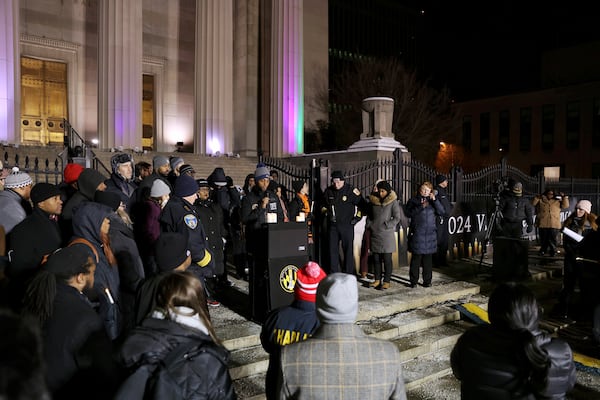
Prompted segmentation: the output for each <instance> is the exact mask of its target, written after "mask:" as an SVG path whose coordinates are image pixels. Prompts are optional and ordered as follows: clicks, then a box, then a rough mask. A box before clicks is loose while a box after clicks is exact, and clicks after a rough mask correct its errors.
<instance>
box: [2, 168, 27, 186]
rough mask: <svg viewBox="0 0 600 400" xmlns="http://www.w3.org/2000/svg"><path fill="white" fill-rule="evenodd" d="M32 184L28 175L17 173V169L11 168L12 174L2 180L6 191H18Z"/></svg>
mask: <svg viewBox="0 0 600 400" xmlns="http://www.w3.org/2000/svg"><path fill="white" fill-rule="evenodd" d="M31 184H33V181H32V180H31V177H30V176H29V174H28V173H26V172H23V171H19V167H13V169H12V172H11V173H10V174H9V175H8V176H7V177H6V179H5V180H4V187H5V188H6V189H18V188H22V187H25V186H28V185H31Z"/></svg>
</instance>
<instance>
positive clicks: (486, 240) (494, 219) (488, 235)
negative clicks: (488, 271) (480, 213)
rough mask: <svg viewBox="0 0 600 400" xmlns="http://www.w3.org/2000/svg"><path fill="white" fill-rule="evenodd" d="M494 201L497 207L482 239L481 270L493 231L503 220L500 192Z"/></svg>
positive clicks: (479, 268)
mask: <svg viewBox="0 0 600 400" xmlns="http://www.w3.org/2000/svg"><path fill="white" fill-rule="evenodd" d="M494 202H495V203H496V208H495V209H494V212H493V213H492V215H491V216H490V222H489V223H488V226H487V230H486V231H485V236H484V237H483V240H482V241H481V244H482V247H481V257H480V258H479V267H478V270H481V264H482V263H483V257H484V256H485V254H486V253H487V245H488V243H489V242H490V239H491V237H492V233H493V232H494V229H495V228H496V226H497V225H498V226H499V225H500V221H501V220H502V211H500V195H499V194H497V195H496V196H495V197H494Z"/></svg>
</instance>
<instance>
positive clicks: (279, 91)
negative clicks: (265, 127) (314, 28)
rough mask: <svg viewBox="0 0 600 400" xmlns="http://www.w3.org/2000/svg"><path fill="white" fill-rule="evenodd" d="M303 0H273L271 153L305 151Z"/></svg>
mask: <svg viewBox="0 0 600 400" xmlns="http://www.w3.org/2000/svg"><path fill="white" fill-rule="evenodd" d="M303 3H304V2H303V0H273V3H272V18H271V24H272V25H271V123H270V125H271V143H270V149H269V150H270V154H271V155H272V156H282V155H285V154H294V153H303V152H304V143H303V140H304V139H303V138H304V72H303V51H302V50H303V48H302V45H303V31H304V30H303Z"/></svg>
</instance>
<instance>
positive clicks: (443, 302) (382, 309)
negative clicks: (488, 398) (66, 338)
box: [210, 267, 487, 399]
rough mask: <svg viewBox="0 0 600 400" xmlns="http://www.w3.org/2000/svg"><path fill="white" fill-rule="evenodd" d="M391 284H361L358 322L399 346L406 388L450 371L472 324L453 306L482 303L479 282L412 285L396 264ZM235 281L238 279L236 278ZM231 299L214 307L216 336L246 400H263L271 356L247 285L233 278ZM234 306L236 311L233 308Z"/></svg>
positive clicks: (440, 278) (440, 279)
mask: <svg viewBox="0 0 600 400" xmlns="http://www.w3.org/2000/svg"><path fill="white" fill-rule="evenodd" d="M395 272H396V273H395V274H394V275H393V277H392V287H391V288H390V289H389V290H386V291H378V290H375V289H372V288H368V287H367V286H366V283H361V282H359V285H360V286H359V312H358V318H357V324H358V325H359V326H361V328H362V329H363V330H364V331H365V333H367V334H368V335H371V336H373V337H377V338H381V339H386V340H390V341H392V342H394V343H396V345H397V346H398V348H399V349H400V353H401V360H400V361H401V362H402V363H403V367H404V378H405V384H406V388H407V391H411V390H414V389H417V388H419V387H421V386H423V385H426V384H427V383H428V382H430V381H432V380H435V379H439V378H440V377H443V376H446V375H448V374H451V373H452V371H451V369H450V362H449V354H450V351H451V349H452V347H453V345H454V343H456V340H458V337H459V336H460V335H461V334H462V332H464V330H465V329H467V328H468V327H469V326H470V324H469V323H466V322H464V321H461V320H460V314H459V312H458V311H456V310H455V309H454V308H452V306H453V305H455V304H462V303H464V302H477V303H480V304H484V303H486V302H487V299H485V297H483V296H481V295H479V292H480V288H479V286H478V285H475V284H472V283H468V282H465V281H457V280H456V279H454V278H453V277H451V276H447V275H445V274H442V273H439V272H434V277H433V282H434V285H433V286H432V287H430V288H423V287H420V286H419V287H417V288H415V289H410V288H408V287H407V286H406V285H405V284H406V280H404V279H402V278H401V277H407V276H408V267H403V268H398V269H397V271H395ZM234 280H235V279H234ZM235 283H236V285H235V286H234V288H233V289H232V291H233V290H235V292H236V293H235V294H234V296H233V297H235V298H236V299H237V301H238V302H239V303H236V304H229V303H228V300H229V298H228V296H227V297H226V300H225V301H224V304H225V305H223V306H221V307H219V308H213V309H211V310H210V312H211V318H212V320H213V323H214V325H215V328H216V331H217V335H218V336H219V337H220V338H221V339H222V340H223V342H224V345H225V346H226V347H227V348H228V349H229V350H230V351H231V360H230V373H231V376H232V378H233V379H234V384H235V387H236V392H237V393H238V396H239V397H240V398H242V399H264V398H265V397H264V379H265V373H266V370H267V366H268V359H269V357H268V354H267V353H265V352H264V350H263V349H262V346H261V345H260V338H259V334H260V329H261V328H260V325H258V324H256V323H254V322H251V321H249V320H248V319H247V318H246V317H247V315H245V313H247V310H245V308H247V307H245V306H244V305H245V304H247V303H248V298H247V290H248V284H247V282H244V281H239V280H235ZM234 310H236V311H234Z"/></svg>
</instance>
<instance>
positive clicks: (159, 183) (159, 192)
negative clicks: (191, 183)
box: [150, 179, 171, 197]
mask: <svg viewBox="0 0 600 400" xmlns="http://www.w3.org/2000/svg"><path fill="white" fill-rule="evenodd" d="M169 193H171V189H170V188H169V186H168V185H167V184H166V183H164V182H163V180H162V179H155V180H154V182H152V188H151V189H150V197H162V196H164V195H165V194H169Z"/></svg>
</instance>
